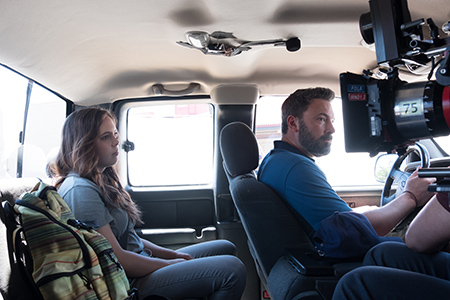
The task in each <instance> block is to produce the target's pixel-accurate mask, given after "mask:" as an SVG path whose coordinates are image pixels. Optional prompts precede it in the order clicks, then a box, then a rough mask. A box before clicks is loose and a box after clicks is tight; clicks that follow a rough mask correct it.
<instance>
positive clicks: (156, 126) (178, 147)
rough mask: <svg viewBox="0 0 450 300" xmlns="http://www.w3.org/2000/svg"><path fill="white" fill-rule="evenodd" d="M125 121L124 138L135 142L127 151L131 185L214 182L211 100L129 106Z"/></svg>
mask: <svg viewBox="0 0 450 300" xmlns="http://www.w3.org/2000/svg"><path fill="white" fill-rule="evenodd" d="M125 123H126V131H125V132H126V137H125V138H126V140H128V141H129V142H131V143H132V144H133V145H134V150H132V151H129V152H127V154H126V156H127V157H126V159H127V167H128V171H127V175H128V183H129V185H131V186H159V187H164V186H166V187H168V186H186V185H206V184H211V182H212V177H213V173H212V172H213V153H214V151H213V147H214V141H213V137H214V122H213V106H212V105H211V104H208V103H201V104H195V103H194V104H182V105H180V104H161V105H148V106H145V105H143V106H137V107H129V108H127V109H126V122H125ZM122 132H123V131H122ZM131 143H130V144H131Z"/></svg>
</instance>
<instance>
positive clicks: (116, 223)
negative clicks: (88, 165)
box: [58, 173, 144, 253]
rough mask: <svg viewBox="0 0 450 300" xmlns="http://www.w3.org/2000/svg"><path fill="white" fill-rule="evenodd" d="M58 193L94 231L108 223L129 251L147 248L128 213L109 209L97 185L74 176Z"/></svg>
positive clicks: (138, 251)
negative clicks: (124, 242)
mask: <svg viewBox="0 0 450 300" xmlns="http://www.w3.org/2000/svg"><path fill="white" fill-rule="evenodd" d="M58 193H59V194H60V195H61V197H62V198H63V199H64V201H66V202H67V204H68V205H69V207H70V209H71V210H72V213H73V214H74V216H75V218H77V219H78V220H80V221H82V222H84V223H86V224H87V225H89V226H91V227H92V228H93V229H94V230H97V229H99V228H101V227H103V226H105V225H106V224H109V225H110V226H111V230H112V232H113V234H114V236H115V237H116V238H117V240H118V241H119V242H120V243H121V244H123V242H121V241H124V240H126V241H127V247H126V248H127V250H130V251H133V252H136V253H140V252H141V251H142V250H143V249H144V245H143V244H142V241H141V239H140V238H139V236H138V235H137V234H136V231H135V230H134V224H133V222H132V221H131V220H130V218H129V216H128V214H127V213H126V212H125V211H123V210H122V209H120V208H115V207H107V206H106V205H105V203H104V202H103V201H102V198H103V195H102V193H101V191H100V189H99V188H98V186H97V185H96V184H95V183H94V182H92V181H90V180H88V179H86V178H82V177H80V176H79V175H77V174H74V173H71V174H69V176H68V177H67V178H66V179H65V180H64V182H63V183H62V184H61V186H60V187H59V189H58ZM124 234H125V235H124ZM126 236H128V238H126Z"/></svg>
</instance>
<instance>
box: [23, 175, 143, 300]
mask: <svg viewBox="0 0 450 300" xmlns="http://www.w3.org/2000/svg"><path fill="white" fill-rule="evenodd" d="M14 210H15V211H16V213H18V215H19V220H20V221H19V223H20V226H19V227H21V228H20V230H18V231H17V233H16V236H15V242H14V244H17V243H18V242H19V243H21V242H22V243H24V242H25V243H26V245H27V247H28V249H29V252H30V253H31V258H32V265H33V268H32V278H33V281H34V283H35V285H36V287H37V288H38V290H39V292H40V294H41V295H42V298H43V299H45V300H47V299H55V300H72V299H89V300H90V299H113V300H114V299H120V300H124V299H137V298H138V295H137V291H136V290H135V289H132V290H130V286H129V283H128V279H127V277H126V275H125V272H124V270H123V268H122V266H121V265H120V263H119V262H118V260H117V258H116V257H115V255H114V253H113V250H112V248H111V245H110V244H109V242H108V241H107V240H106V239H105V238H104V237H103V236H102V235H101V234H99V233H98V232H96V231H94V230H92V229H90V228H88V227H87V226H86V225H84V224H83V223H81V222H79V221H77V220H76V219H75V218H74V216H73V214H72V212H71V211H70V209H69V207H68V206H67V204H66V202H65V201H64V200H63V199H62V198H61V196H60V195H59V194H58V193H57V192H56V189H55V188H54V187H52V186H47V185H45V184H43V183H38V184H37V185H36V186H35V188H34V189H33V190H32V191H31V192H28V193H24V194H23V195H22V196H21V197H20V199H19V200H16V202H15V205H14Z"/></svg>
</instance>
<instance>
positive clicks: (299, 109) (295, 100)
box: [281, 87, 334, 134]
mask: <svg viewBox="0 0 450 300" xmlns="http://www.w3.org/2000/svg"><path fill="white" fill-rule="evenodd" d="M312 99H323V100H327V101H331V100H333V99H334V92H333V91H332V90H330V89H329V88H324V87H316V88H308V89H298V90H296V91H295V92H293V93H292V94H290V95H289V97H287V99H286V100H285V101H284V103H283V106H281V133H282V134H286V133H287V131H288V124H287V118H288V117H289V116H290V115H292V116H296V117H298V118H299V119H301V118H302V117H303V113H304V112H305V111H306V110H307V109H308V107H309V104H310V103H311V100H312Z"/></svg>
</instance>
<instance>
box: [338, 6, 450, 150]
mask: <svg viewBox="0 0 450 300" xmlns="http://www.w3.org/2000/svg"><path fill="white" fill-rule="evenodd" d="M369 5H370V12H368V13H365V14H363V15H361V17H360V30H361V35H362V37H363V40H364V41H365V42H366V43H367V44H373V43H374V44H375V51H376V57H377V63H378V65H379V67H380V68H379V70H378V73H380V72H381V74H382V75H383V76H382V78H381V79H380V76H376V75H378V74H375V73H374V72H372V71H369V70H365V71H364V72H363V74H361V75H359V74H353V73H342V74H340V85H341V96H342V107H343V115H344V131H345V147H346V151H347V152H369V153H370V155H371V156H374V155H376V154H377V153H379V152H384V151H386V152H391V151H392V150H397V151H401V149H405V148H406V147H407V146H408V145H409V144H411V143H413V142H414V141H417V140H420V139H426V138H431V137H438V136H445V135H449V134H450V59H449V57H450V51H449V50H450V37H447V38H440V37H439V35H440V31H439V28H438V27H437V26H436V25H435V23H434V22H433V20H432V19H431V18H429V19H427V20H426V21H425V20H424V19H420V20H415V21H413V20H411V15H410V13H409V10H408V5H407V2H406V0H370V1H369ZM426 26H427V27H428V28H429V37H430V38H429V39H424V34H423V31H424V28H425V27H426ZM447 27H448V24H447ZM443 29H444V27H443ZM424 65H430V72H429V75H428V80H427V81H424V82H414V83H407V82H405V81H403V80H401V79H400V78H399V68H407V69H409V70H411V69H413V68H416V67H418V66H424ZM433 75H434V77H435V80H430V79H431V78H432V76H433Z"/></svg>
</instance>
